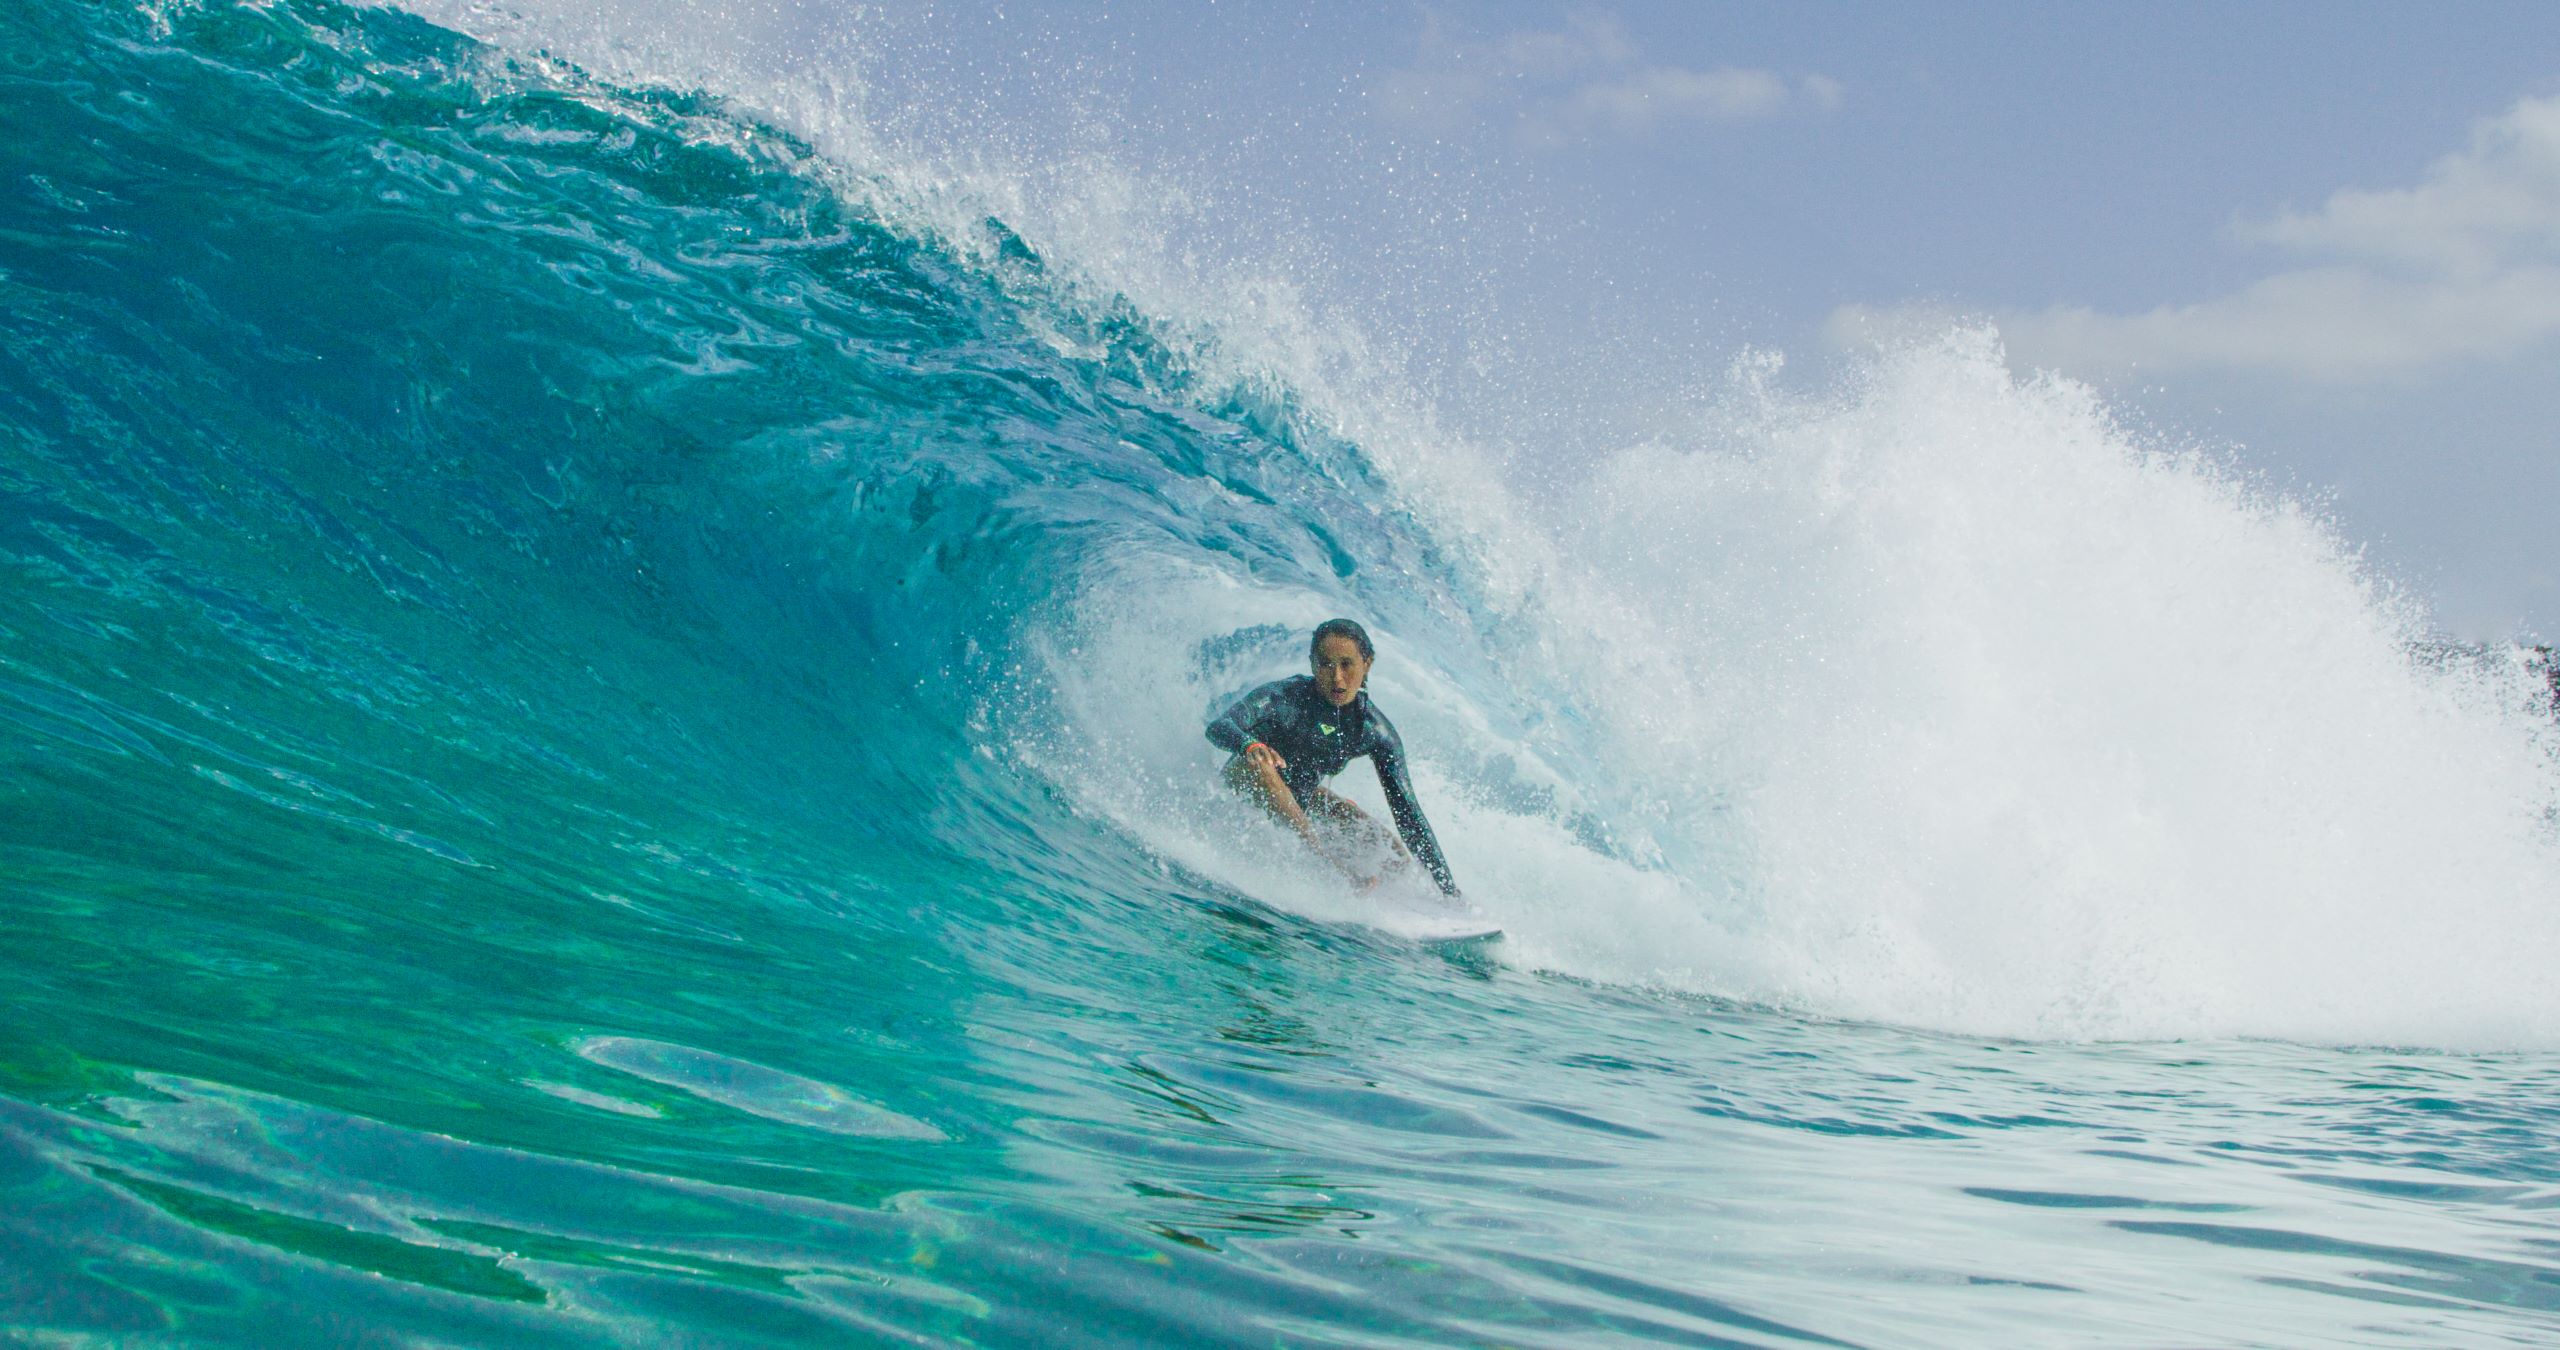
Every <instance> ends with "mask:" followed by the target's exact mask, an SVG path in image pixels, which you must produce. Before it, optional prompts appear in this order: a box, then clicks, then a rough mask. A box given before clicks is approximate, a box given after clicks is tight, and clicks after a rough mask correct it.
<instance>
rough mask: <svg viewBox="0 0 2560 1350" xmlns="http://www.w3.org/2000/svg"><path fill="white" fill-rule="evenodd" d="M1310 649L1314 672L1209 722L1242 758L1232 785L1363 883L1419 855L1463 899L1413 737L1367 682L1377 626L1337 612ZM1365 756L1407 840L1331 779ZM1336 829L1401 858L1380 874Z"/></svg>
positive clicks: (1212, 735) (1230, 777)
mask: <svg viewBox="0 0 2560 1350" xmlns="http://www.w3.org/2000/svg"><path fill="white" fill-rule="evenodd" d="M1307 654H1308V658H1309V661H1310V663H1311V664H1312V665H1313V667H1314V673H1313V674H1309V675H1293V676H1291V677H1290V678H1288V679H1285V680H1273V681H1272V682H1271V683H1269V684H1266V685H1264V686H1262V687H1261V688H1259V689H1256V690H1254V691H1253V692H1252V693H1250V694H1247V695H1245V696H1244V697H1243V698H1241V699H1238V700H1237V701H1236V705H1235V706H1234V707H1232V708H1229V709H1227V710H1226V711H1225V712H1223V713H1221V714H1219V715H1218V718H1217V720H1216V721H1214V722H1211V723H1210V724H1209V743H1210V744H1212V745H1215V746H1217V747H1218V748H1219V749H1221V750H1224V751H1226V752H1228V753H1229V754H1231V755H1233V756H1234V758H1232V759H1230V760H1228V761H1227V768H1226V780H1227V785H1228V786H1229V787H1232V788H1234V789H1235V790H1236V791H1237V792H1239V793H1241V794H1243V795H1244V796H1245V798H1246V799H1247V800H1250V801H1252V802H1254V803H1256V804H1257V805H1259V806H1261V807H1262V809H1264V810H1265V811H1268V812H1270V813H1271V815H1272V816H1273V818H1275V819H1277V820H1279V821H1280V822H1281V823H1283V824H1285V825H1287V826H1288V827H1289V828H1291V829H1293V830H1295V831H1297V832H1298V837H1299V838H1301V839H1304V840H1306V841H1307V847H1309V848H1311V849H1313V850H1315V852H1316V856H1318V857H1321V858H1323V859H1324V860H1325V861H1327V862H1330V863H1332V864H1333V865H1334V866H1336V867H1339V868H1341V869H1342V871H1343V873H1344V874H1345V875H1347V876H1349V877H1350V878H1351V880H1352V882H1353V883H1354V884H1356V885H1357V886H1359V887H1360V889H1362V890H1367V889H1368V888H1370V887H1372V886H1375V885H1377V884H1378V882H1379V880H1380V879H1381V878H1382V877H1384V876H1386V875H1387V874H1388V873H1391V872H1394V871H1396V870H1398V869H1401V868H1402V867H1404V866H1405V865H1406V864H1408V863H1410V862H1411V861H1413V860H1414V859H1416V858H1419V859H1421V860H1422V866H1423V868H1424V869H1425V870H1426V871H1428V872H1430V873H1431V879H1432V881H1433V882H1435V883H1437V884H1438V885H1439V887H1440V890H1441V891H1442V893H1444V894H1446V895H1449V896H1452V897H1455V896H1456V895H1457V894H1458V883H1457V882H1456V881H1454V880H1452V879H1451V878H1450V876H1449V863H1448V860H1447V859H1445V858H1443V857H1441V856H1440V841H1439V840H1438V839H1435V838H1433V837H1432V834H1431V822H1430V821H1427V820H1425V819H1423V818H1422V807H1421V806H1420V804H1418V803H1416V802H1415V801H1414V799H1413V780H1412V779H1411V778H1410V777H1408V776H1407V775H1406V773H1405V765H1404V742H1403V741H1402V740H1401V739H1399V738H1398V737H1397V736H1396V729H1395V724H1394V723H1391V722H1389V721H1388V720H1387V716H1386V714H1385V713H1382V712H1380V711H1378V709H1377V705H1375V704H1373V703H1371V702H1370V701H1369V695H1368V694H1367V693H1366V692H1364V691H1363V690H1362V689H1361V685H1362V684H1363V683H1365V682H1366V681H1367V680H1368V678H1369V666H1370V664H1371V663H1372V662H1374V661H1375V660H1376V659H1377V648H1376V647H1374V646H1372V645H1371V644H1370V642H1369V634H1368V631H1367V630H1366V629H1363V628H1362V627H1361V626H1360V625H1358V624H1356V623H1353V622H1352V621H1351V620H1349V619H1328V620H1326V621H1325V622H1323V623H1321V624H1318V625H1317V626H1316V632H1315V637H1314V639H1313V640H1312V641H1310V642H1309V643H1308V651H1307ZM1362 755H1367V756H1368V757H1369V760H1370V763H1371V764H1373V765H1374V766H1375V767H1376V768H1377V770H1378V786H1379V787H1380V788H1382V789H1384V790H1385V792H1386V794H1387V812H1388V814H1390V815H1392V816H1394V817H1395V822H1396V829H1395V833H1396V835H1401V836H1403V839H1402V841H1401V842H1399V841H1398V840H1397V839H1396V838H1395V836H1394V835H1389V834H1388V833H1387V832H1386V831H1385V830H1384V829H1382V828H1380V826H1379V825H1378V823H1377V822H1376V821H1374V820H1371V819H1369V813H1368V812H1366V811H1363V810H1361V809H1360V808H1359V807H1358V806H1357V805H1354V804H1353V803H1352V802H1351V801H1350V800H1349V799H1347V798H1345V797H1343V796H1342V795H1341V794H1340V793H1337V792H1335V791H1333V790H1332V789H1330V788H1327V787H1325V786H1324V784H1323V780H1324V779H1327V778H1331V777H1332V776H1334V775H1335V774H1337V773H1340V772H1342V770H1343V766H1345V765H1347V764H1349V763H1350V762H1351V761H1353V760H1355V759H1358V758H1359V757H1360V756H1362ZM1328 834H1334V835H1342V836H1349V837H1350V838H1352V839H1355V840H1359V841H1362V842H1365V843H1368V844H1370V845H1371V846H1373V847H1377V848H1383V849H1386V850H1391V851H1392V854H1393V857H1392V859H1391V860H1390V861H1389V862H1388V864H1387V866H1386V867H1384V868H1382V869H1380V870H1379V871H1378V872H1376V873H1364V872H1363V871H1362V870H1361V868H1360V866H1359V865H1358V864H1357V862H1356V861H1354V860H1353V859H1352V858H1350V857H1348V856H1344V855H1341V854H1338V853H1337V852H1336V851H1335V850H1333V849H1330V848H1328V847H1326V835H1328Z"/></svg>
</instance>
